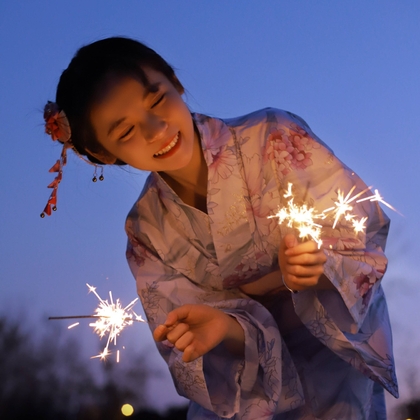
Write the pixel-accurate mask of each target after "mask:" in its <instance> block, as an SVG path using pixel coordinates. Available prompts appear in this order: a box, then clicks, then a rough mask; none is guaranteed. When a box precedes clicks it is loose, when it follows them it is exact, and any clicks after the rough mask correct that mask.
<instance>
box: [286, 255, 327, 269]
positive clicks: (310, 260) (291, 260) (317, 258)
mask: <svg viewBox="0 0 420 420" xmlns="http://www.w3.org/2000/svg"><path fill="white" fill-rule="evenodd" d="M326 261H327V256H326V255H325V254H324V252H314V253H304V254H300V255H294V256H288V258H287V263H288V264H289V265H308V266H312V265H324V264H325V262H326Z"/></svg>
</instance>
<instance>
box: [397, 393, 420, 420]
mask: <svg viewBox="0 0 420 420" xmlns="http://www.w3.org/2000/svg"><path fill="white" fill-rule="evenodd" d="M407 419H410V420H420V398H417V399H414V400H411V401H408V402H406V403H404V404H401V405H400V406H399V407H398V408H397V409H396V410H395V420H407Z"/></svg>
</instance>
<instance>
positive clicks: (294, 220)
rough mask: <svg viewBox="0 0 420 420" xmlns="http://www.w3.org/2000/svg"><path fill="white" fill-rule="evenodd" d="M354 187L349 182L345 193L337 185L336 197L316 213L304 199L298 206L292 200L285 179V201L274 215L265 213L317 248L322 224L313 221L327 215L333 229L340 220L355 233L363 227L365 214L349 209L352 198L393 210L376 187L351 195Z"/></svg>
mask: <svg viewBox="0 0 420 420" xmlns="http://www.w3.org/2000/svg"><path fill="white" fill-rule="evenodd" d="M355 188H356V186H353V187H352V188H351V189H350V191H349V192H348V193H347V194H345V193H344V191H341V189H338V191H337V199H336V201H334V205H333V206H332V207H329V208H327V209H325V210H323V211H322V212H321V213H319V212H317V210H316V209H315V208H314V207H309V206H308V205H307V204H305V203H304V204H302V205H300V206H299V205H297V204H295V203H294V196H293V184H291V183H289V184H288V187H287V191H286V193H285V194H284V198H286V199H287V205H286V206H284V207H283V208H281V209H280V210H279V211H278V212H277V213H276V214H275V215H274V216H269V217H270V218H271V217H277V218H278V220H279V224H282V223H285V224H286V226H288V227H290V228H294V229H296V230H297V232H298V236H299V238H302V239H308V238H310V239H312V240H314V241H315V242H316V243H317V244H318V248H320V247H321V245H322V239H321V232H322V228H323V225H321V224H319V223H317V221H321V220H325V219H328V218H331V219H332V228H333V229H335V228H336V227H337V225H338V224H339V223H344V224H346V225H347V226H348V227H350V228H352V229H353V230H354V232H355V233H356V234H358V233H362V232H364V231H365V229H366V225H365V223H366V221H367V219H368V218H367V217H362V218H361V219H357V218H356V215H354V214H353V213H352V211H353V206H352V205H351V203H352V202H354V201H355V202H356V203H360V202H362V201H367V200H369V201H378V202H381V203H382V204H385V205H386V206H387V207H389V208H390V209H392V210H394V211H396V210H395V209H394V207H392V206H391V205H390V204H388V203H387V202H385V201H384V200H383V197H382V196H381V195H380V194H379V192H378V190H375V194H373V195H370V196H368V197H364V198H359V197H360V196H361V195H363V194H364V193H366V191H369V190H371V188H372V187H368V188H365V189H364V190H363V191H360V192H358V193H357V194H355V195H353V196H352V194H353V192H354V190H355ZM324 223H325V222H324ZM330 248H331V246H330Z"/></svg>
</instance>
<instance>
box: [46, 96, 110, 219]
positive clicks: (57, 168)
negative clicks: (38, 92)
mask: <svg viewBox="0 0 420 420" xmlns="http://www.w3.org/2000/svg"><path fill="white" fill-rule="evenodd" d="M44 120H45V132H46V133H47V134H49V135H50V136H51V138H52V140H53V141H56V140H58V141H59V142H60V143H62V144H63V148H62V150H61V154H60V159H58V160H57V162H55V163H54V165H53V166H52V168H51V169H50V170H49V172H56V173H57V176H56V177H55V178H54V180H53V181H52V182H51V183H50V184H49V185H48V188H52V189H53V190H52V192H51V195H50V198H49V199H48V202H47V205H46V206H45V208H44V211H43V212H42V213H41V217H45V215H47V216H51V210H52V211H56V210H57V190H58V184H59V183H60V182H61V180H62V178H63V167H64V166H65V164H66V163H67V149H73V151H74V152H75V153H76V155H77V156H78V157H79V158H80V159H82V160H84V161H85V162H86V163H89V165H93V166H94V167H95V173H94V175H93V179H92V181H93V182H96V171H97V169H98V168H100V169H101V175H100V176H99V180H100V181H103V179H104V176H103V168H102V166H99V165H97V164H95V163H93V162H90V161H89V160H87V159H85V158H84V157H83V156H81V155H80V154H79V153H78V152H77V151H76V149H75V148H74V147H73V143H72V141H71V129H70V124H69V120H68V119H67V116H66V114H65V112H64V111H63V110H61V111H60V109H59V108H58V105H57V104H56V103H55V102H50V101H48V103H47V105H45V108H44Z"/></svg>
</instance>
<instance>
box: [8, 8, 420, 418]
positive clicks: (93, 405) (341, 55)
mask: <svg viewBox="0 0 420 420" xmlns="http://www.w3.org/2000/svg"><path fill="white" fill-rule="evenodd" d="M419 23H420V2H418V1H417V0H404V1H398V0H395V1H390V0H370V1H365V0H353V1H351V2H344V1H340V2H338V1H337V2H335V1H327V0H318V1H310V0H296V1H295V0H293V1H292V0H287V1H286V0H284V1H283V0H264V1H242V2H238V1H234V0H223V1H222V0H213V1H211V2H210V1H204V0H193V1H192V0H179V1H170V0H153V1H151V0H150V1H147V0H120V1H111V0H101V1H99V0H83V1H82V0H71V1H70V0H61V1H49V0H36V1H23V0H14V1H9V2H7V1H5V0H0V142H1V143H0V144H1V148H0V185H1V187H0V220H1V222H0V378H1V380H0V418H1V419H9V418H13V419H18V418H31V419H35V418H40V419H48V418H54V419H57V418H62V419H66V418H72V419H73V418H74V419H82V418H86V419H106V418H110V419H111V418H112V419H114V418H115V419H116V418H122V417H121V416H123V415H122V413H121V411H120V410H119V408H120V406H122V404H123V403H125V402H127V403H129V404H131V405H132V406H133V407H134V414H133V416H132V418H134V416H136V415H137V418H148V419H153V418H167V419H169V418H177V419H181V418H183V417H182V416H183V414H182V413H183V412H184V411H183V407H184V406H185V404H186V400H184V399H183V398H181V397H179V396H177V394H176V391H175V389H174V386H173V384H172V380H171V378H170V376H169V374H168V372H167V370H166V366H165V364H164V363H163V361H162V360H161V359H160V356H159V355H158V354H157V350H156V349H155V347H154V343H153V340H152V338H151V334H150V331H149V329H148V327H147V325H145V324H140V323H136V324H135V325H133V326H130V327H129V328H127V329H126V330H125V331H123V333H122V334H121V337H120V338H119V339H118V343H117V344H118V346H117V347H118V348H119V349H120V354H121V362H120V363H116V359H115V352H114V353H113V354H112V355H111V356H110V357H109V358H108V361H107V362H106V363H104V362H102V361H100V360H99V359H97V358H95V359H90V357H91V356H94V355H97V354H98V353H99V352H100V351H101V350H102V349H103V347H104V345H105V342H104V341H103V340H102V341H100V340H99V337H98V336H96V335H94V334H93V331H92V328H90V327H89V320H85V321H84V320H81V321H80V325H79V326H77V327H75V328H73V329H71V330H68V329H67V326H68V325H70V323H71V322H70V321H66V320H65V321H48V317H49V316H64V315H85V314H91V313H92V312H93V310H94V308H95V307H96V306H97V304H98V300H97V298H96V297H95V296H94V295H93V294H92V293H90V294H89V293H88V288H87V287H86V283H89V284H91V285H93V286H96V287H97V292H98V293H99V295H100V296H102V297H103V298H109V296H108V292H109V291H110V290H111V291H112V293H113V296H114V299H116V298H119V299H120V300H121V302H122V304H123V305H125V304H128V303H129V302H130V301H131V300H133V299H134V298H135V297H136V290H135V283H134V280H133V278H132V275H131V273H130V272H129V269H128V266H127V263H126V260H125V245H126V237H125V233H124V221H125V216H126V214H127V212H128V211H129V209H130V207H131V206H132V204H133V203H134V201H135V200H136V198H137V197H138V195H139V193H140V191H141V189H142V186H143V183H144V180H145V178H146V176H147V174H146V173H141V172H138V171H134V170H132V169H129V168H108V167H107V168H105V173H104V176H105V180H104V181H103V182H97V183H92V181H91V179H92V176H93V174H92V168H91V167H90V166H89V165H86V164H85V163H84V162H82V161H81V160H80V159H78V158H77V157H75V156H74V155H72V154H71V153H70V156H69V162H68V165H67V166H66V167H65V171H64V178H63V182H62V183H61V186H60V189H59V201H58V208H59V209H58V211H57V212H56V213H54V214H53V215H52V216H51V217H47V218H45V219H41V218H40V217H39V215H40V213H41V212H42V210H43V208H44V206H45V204H46V201H47V199H48V196H49V193H50V190H48V189H47V188H46V186H47V185H48V184H49V183H50V182H51V181H52V179H53V175H52V174H50V173H48V170H49V168H50V167H51V166H52V165H53V163H54V162H55V160H56V159H57V158H58V156H59V153H60V147H59V146H58V145H56V144H53V142H52V141H51V140H50V138H49V137H48V136H47V135H45V134H44V127H43V118H42V110H43V107H44V105H45V103H46V101H47V100H54V99H55V89H56V86H57V82H58V79H59V77H60V75H61V72H62V71H63V70H64V69H65V68H66V67H67V65H68V63H69V61H70V59H71V58H72V56H73V55H74V53H75V52H76V50H77V49H78V48H79V47H81V46H82V45H85V44H88V43H90V42H93V41H96V40H98V39H101V38H104V37H108V36H115V35H121V36H129V37H133V38H136V39H138V40H140V41H142V42H144V43H146V44H147V45H149V46H150V47H152V48H154V49H155V50H156V51H157V52H158V53H160V54H161V55H162V56H163V57H164V58H165V59H167V61H168V62H169V63H171V64H172V65H173V66H174V67H175V68H176V69H177V74H178V77H179V79H180V80H181V81H182V83H183V84H184V86H185V87H186V89H187V93H186V101H187V103H188V104H189V106H190V108H191V110H193V111H196V112H201V113H205V114H209V115H213V116H218V117H233V116H239V115H242V114H245V113H248V112H251V111H254V110H256V109H259V108H263V107H267V106H272V107H277V108H282V109H286V110H288V111H291V112H294V113H296V114H298V115H300V116H301V117H303V118H304V119H305V120H306V121H307V122H308V124H309V125H310V126H311V128H312V129H313V131H314V132H315V133H316V134H317V135H318V136H319V137H320V138H321V139H323V140H324V141H325V142H326V143H327V144H328V145H329V146H330V147H331V148H332V149H333V150H334V151H335V153H336V155H337V156H338V157H339V158H341V159H342V160H343V161H344V162H345V163H346V164H347V165H348V166H350V167H351V168H352V169H353V170H354V171H355V172H357V173H358V174H359V175H360V176H361V177H362V178H363V179H364V180H365V182H366V183H367V184H368V185H373V186H374V187H375V188H378V189H379V191H380V192H381V194H382V195H383V196H384V198H385V200H386V201H387V202H389V203H391V204H392V205H393V206H394V207H396V208H397V209H398V211H399V212H400V213H401V215H400V214H398V213H395V212H392V211H390V210H389V211H388V210H386V211H387V213H388V215H389V216H390V217H391V219H392V226H391V234H390V236H389V240H388V248H387V254H388V257H389V260H390V264H389V269H388V272H387V274H386V276H385V278H384V282H383V285H384V288H385V291H386V294H387V297H388V305H389V310H390V314H391V318H392V323H393V330H394V344H395V357H396V361H397V369H398V372H397V373H398V377H399V384H400V394H401V398H400V400H395V399H394V398H393V397H390V396H387V405H388V411H389V412H390V413H391V412H392V413H394V414H393V415H392V416H391V415H390V418H409V417H410V418H419V417H415V415H418V414H415V410H416V409H417V410H418V407H419V405H420V404H419V401H420V376H419V372H420V362H419V360H418V355H419V352H420V334H419V327H418V319H419V315H420V309H419V304H418V302H419V298H420V292H419V287H418V284H419V280H418V274H417V273H418V260H419V256H420V252H419V251H420V245H419V241H418V238H419V236H420V224H419V219H418V213H419V208H420V198H419V186H418V179H419V176H418V175H415V174H416V172H415V171H416V170H417V169H418V165H419V158H420V142H419V136H420V118H419V117H418V112H419V105H420V103H419V98H420V80H419V79H420V78H419V73H420V51H419V45H420V25H419ZM135 309H136V310H137V312H138V313H140V314H141V313H142V309H141V305H140V304H138V305H137V306H136V307H135ZM69 390H71V392H70V391H69ZM24 402H25V404H26V405H27V406H29V407H32V408H31V410H32V411H31V413H32V415H31V416H29V417H25V414H24V412H23V411H22V410H23V408H22V407H23V405H22V404H23V403H24ZM117 408H118V409H117ZM1 410H3V411H1ZM7 410H9V411H7ZM10 410H17V411H15V412H14V414H13V416H12V417H10V413H12V412H13V411H10ZM19 410H20V411H19ZM43 410H44V411H43ZM48 410H49V411H48ZM404 410H405V411H404ZM407 410H412V411H411V414H410V413H409V411H407ZM417 412H418V411H417ZM36 413H40V414H39V417H37V415H38V414H36ZM57 413H61V414H59V415H58V414H57ZM104 413H106V414H104ZM141 413H143V414H144V413H148V414H146V417H140V416H141ZM152 413H154V414H152ZM7 416H9V417H7ZM18 416H22V417H18ZM49 416H51V417H49ZM60 416H61V417H60ZM65 416H67V417H65ZM153 416H156V417H153ZM157 416H160V417H157ZM171 416H175V417H171Z"/></svg>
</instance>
